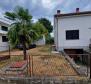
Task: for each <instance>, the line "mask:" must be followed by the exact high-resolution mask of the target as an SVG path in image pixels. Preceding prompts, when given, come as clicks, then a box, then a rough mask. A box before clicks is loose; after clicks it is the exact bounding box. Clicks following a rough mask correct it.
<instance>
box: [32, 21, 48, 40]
mask: <svg viewBox="0 0 91 84" xmlns="http://www.w3.org/2000/svg"><path fill="white" fill-rule="evenodd" d="M33 30H35V31H36V32H37V33H38V35H37V36H38V37H37V39H36V40H38V39H40V38H41V37H42V36H43V35H46V34H47V33H48V31H47V29H46V28H45V26H44V25H43V24H41V23H40V22H39V21H37V22H36V23H34V24H33Z"/></svg>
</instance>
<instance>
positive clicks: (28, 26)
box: [5, 7, 37, 60]
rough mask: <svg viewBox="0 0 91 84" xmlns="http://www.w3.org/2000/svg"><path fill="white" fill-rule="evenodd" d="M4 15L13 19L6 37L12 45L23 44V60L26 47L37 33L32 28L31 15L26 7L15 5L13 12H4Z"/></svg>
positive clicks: (25, 57) (25, 56)
mask: <svg viewBox="0 0 91 84" xmlns="http://www.w3.org/2000/svg"><path fill="white" fill-rule="evenodd" d="M5 17H6V18H8V19H10V20H13V23H12V24H11V26H10V30H9V32H8V39H9V41H10V43H11V44H12V45H13V46H16V45H18V44H22V45H23V53H24V60H26V59H27V55H26V47H27V45H28V44H30V42H31V41H32V36H36V35H37V33H36V32H35V31H34V30H33V28H32V22H31V19H32V16H31V15H30V14H29V11H28V9H24V8H22V7H16V8H15V10H14V11H13V12H6V13H5Z"/></svg>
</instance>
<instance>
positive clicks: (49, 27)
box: [39, 18, 53, 33]
mask: <svg viewBox="0 0 91 84" xmlns="http://www.w3.org/2000/svg"><path fill="white" fill-rule="evenodd" d="M39 22H40V23H41V24H43V25H44V27H45V28H46V29H47V30H48V33H51V32H52V31H53V26H52V25H51V22H50V21H49V20H48V19H46V18H40V19H39Z"/></svg>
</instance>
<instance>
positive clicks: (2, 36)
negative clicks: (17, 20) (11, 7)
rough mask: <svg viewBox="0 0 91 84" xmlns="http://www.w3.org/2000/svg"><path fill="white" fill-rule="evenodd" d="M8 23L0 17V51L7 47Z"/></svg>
mask: <svg viewBox="0 0 91 84" xmlns="http://www.w3.org/2000/svg"><path fill="white" fill-rule="evenodd" d="M8 28H9V23H8V22H7V21H4V20H2V19H0V51H6V50H8V49H9V45H8V38H7V33H8Z"/></svg>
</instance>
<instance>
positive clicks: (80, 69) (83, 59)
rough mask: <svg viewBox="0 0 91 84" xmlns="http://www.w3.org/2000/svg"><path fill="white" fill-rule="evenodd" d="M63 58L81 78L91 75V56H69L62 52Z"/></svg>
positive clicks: (86, 54) (85, 54) (84, 54)
mask: <svg viewBox="0 0 91 84" xmlns="http://www.w3.org/2000/svg"><path fill="white" fill-rule="evenodd" d="M62 54H63V56H65V58H66V59H67V60H68V61H69V63H70V64H71V66H72V67H73V68H74V69H75V70H76V72H77V73H78V74H79V75H81V76H86V77H89V75H90V54H89V53H86V52H85V53H83V54H67V53H65V52H62Z"/></svg>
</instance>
